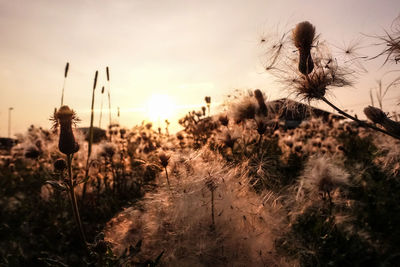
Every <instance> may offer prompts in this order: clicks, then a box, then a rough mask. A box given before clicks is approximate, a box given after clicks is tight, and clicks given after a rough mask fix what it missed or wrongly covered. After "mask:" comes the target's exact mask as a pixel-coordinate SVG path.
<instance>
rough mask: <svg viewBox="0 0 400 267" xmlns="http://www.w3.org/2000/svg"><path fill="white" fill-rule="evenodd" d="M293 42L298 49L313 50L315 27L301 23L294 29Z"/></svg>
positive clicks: (305, 22)
mask: <svg viewBox="0 0 400 267" xmlns="http://www.w3.org/2000/svg"><path fill="white" fill-rule="evenodd" d="M292 34H293V42H294V45H295V46H296V47H297V48H298V49H308V50H309V49H311V46H312V44H313V41H314V37H315V27H314V25H312V24H311V23H310V22H308V21H303V22H300V23H298V24H297V25H296V27H295V28H294V29H293V32H292Z"/></svg>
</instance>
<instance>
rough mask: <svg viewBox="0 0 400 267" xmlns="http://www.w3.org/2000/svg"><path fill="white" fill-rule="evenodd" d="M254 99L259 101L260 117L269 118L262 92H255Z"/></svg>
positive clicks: (258, 90)
mask: <svg viewBox="0 0 400 267" xmlns="http://www.w3.org/2000/svg"><path fill="white" fill-rule="evenodd" d="M254 97H255V98H256V99H257V103H258V108H259V110H258V113H259V114H260V115H264V116H267V114H268V111H267V105H265V100H264V96H263V94H262V92H261V91H260V89H256V90H255V91H254Z"/></svg>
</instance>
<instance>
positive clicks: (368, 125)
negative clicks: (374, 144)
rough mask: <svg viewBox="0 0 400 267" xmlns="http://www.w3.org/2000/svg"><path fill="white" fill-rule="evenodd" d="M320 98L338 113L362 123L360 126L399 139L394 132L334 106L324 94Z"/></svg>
mask: <svg viewBox="0 0 400 267" xmlns="http://www.w3.org/2000/svg"><path fill="white" fill-rule="evenodd" d="M321 100H322V101H324V102H325V103H326V104H328V105H329V106H331V107H332V108H333V109H334V110H336V111H337V112H339V113H340V114H342V115H343V116H345V117H346V118H349V119H351V120H353V121H355V122H357V123H359V124H360V125H362V126H364V127H368V128H371V129H373V130H375V131H378V132H381V133H384V134H386V135H389V136H391V137H393V138H396V139H400V136H397V135H395V134H392V133H390V132H387V131H385V130H383V129H381V128H378V127H376V126H375V125H372V124H369V123H366V122H364V121H361V120H359V119H357V118H355V117H353V116H351V115H350V114H348V113H346V112H344V111H343V110H341V109H340V108H338V107H336V106H335V105H334V104H332V103H331V102H329V101H328V100H327V99H326V98H325V97H324V96H323V97H322V98H321Z"/></svg>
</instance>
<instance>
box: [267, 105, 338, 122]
mask: <svg viewBox="0 0 400 267" xmlns="http://www.w3.org/2000/svg"><path fill="white" fill-rule="evenodd" d="M266 104H267V106H268V116H269V117H270V119H279V121H280V122H281V123H282V124H283V125H284V127H286V128H296V127H297V126H299V125H300V123H301V122H302V121H304V120H308V119H310V118H321V119H322V120H324V121H328V120H329V119H332V118H333V119H337V120H342V119H345V118H344V117H343V116H340V115H336V114H333V113H331V112H328V111H325V110H322V109H319V108H316V107H312V106H310V105H307V104H304V103H301V102H297V101H295V100H291V99H288V98H282V99H277V100H274V101H269V102H267V103H266Z"/></svg>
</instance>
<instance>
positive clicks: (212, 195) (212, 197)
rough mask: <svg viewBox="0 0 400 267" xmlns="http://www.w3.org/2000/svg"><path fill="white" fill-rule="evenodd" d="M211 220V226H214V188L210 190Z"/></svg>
mask: <svg viewBox="0 0 400 267" xmlns="http://www.w3.org/2000/svg"><path fill="white" fill-rule="evenodd" d="M211 222H212V226H213V227H215V218H214V190H211Z"/></svg>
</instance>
